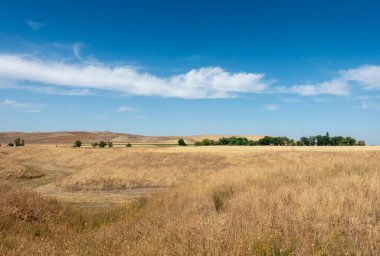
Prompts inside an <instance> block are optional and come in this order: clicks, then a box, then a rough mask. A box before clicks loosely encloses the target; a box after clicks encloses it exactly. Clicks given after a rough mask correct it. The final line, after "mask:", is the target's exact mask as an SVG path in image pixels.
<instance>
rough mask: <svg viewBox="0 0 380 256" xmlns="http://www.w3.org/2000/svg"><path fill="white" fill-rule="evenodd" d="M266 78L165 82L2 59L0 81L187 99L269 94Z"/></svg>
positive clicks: (214, 73) (204, 73)
mask: <svg viewBox="0 0 380 256" xmlns="http://www.w3.org/2000/svg"><path fill="white" fill-rule="evenodd" d="M263 78H264V74H258V73H244V72H242V73H230V72H228V71H225V70H224V69H222V68H221V67H204V68H200V69H193V70H190V71H189V72H187V73H184V74H179V75H174V76H170V77H166V78H165V77H158V76H155V75H152V74H149V73H144V72H141V71H139V70H136V69H134V68H132V67H129V66H107V65H105V64H99V63H98V64H88V63H85V64H73V63H62V62H51V61H46V60H41V59H32V58H27V57H24V56H15V55H0V80H1V79H4V80H14V81H31V82H38V83H44V84H51V85H56V86H71V87H82V88H88V89H101V90H108V91H116V92H123V93H128V94H131V95H144V96H161V97H178V98H185V99H202V98H231V97H235V96H236V95H238V94H240V93H260V92H263V91H265V89H266V88H267V87H268V86H269V84H268V83H267V82H265V81H263Z"/></svg>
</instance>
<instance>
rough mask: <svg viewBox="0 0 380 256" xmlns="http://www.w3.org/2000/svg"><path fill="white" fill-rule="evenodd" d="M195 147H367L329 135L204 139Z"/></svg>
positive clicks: (353, 140) (361, 142)
mask: <svg viewBox="0 0 380 256" xmlns="http://www.w3.org/2000/svg"><path fill="white" fill-rule="evenodd" d="M194 145H195V146H212V145H231V146H234V145H239V146H240V145H241V146H266V145H268V146H269V145H272V146H365V142H364V140H359V141H356V139H354V138H352V137H342V136H336V137H330V135H329V133H326V135H324V136H323V135H317V136H310V137H302V138H301V139H300V140H298V141H295V140H293V139H289V138H288V137H285V136H282V137H271V136H265V137H264V138H261V139H259V140H257V141H253V140H248V139H247V138H245V137H234V136H233V137H229V138H225V137H223V138H220V139H219V140H210V139H204V140H202V141H197V142H196V143H195V144H194Z"/></svg>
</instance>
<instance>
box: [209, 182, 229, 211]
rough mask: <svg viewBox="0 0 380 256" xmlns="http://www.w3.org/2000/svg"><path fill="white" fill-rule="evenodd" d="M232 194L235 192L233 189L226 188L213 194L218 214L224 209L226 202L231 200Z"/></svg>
mask: <svg viewBox="0 0 380 256" xmlns="http://www.w3.org/2000/svg"><path fill="white" fill-rule="evenodd" d="M232 194H233V190H232V188H231V187H226V188H223V189H222V190H217V191H215V192H214V193H213V195H212V200H213V201H214V207H215V210H216V211H217V212H219V211H221V210H222V209H223V208H224V206H225V204H226V200H227V199H228V198H230V197H231V196H232Z"/></svg>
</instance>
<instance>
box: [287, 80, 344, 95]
mask: <svg viewBox="0 0 380 256" xmlns="http://www.w3.org/2000/svg"><path fill="white" fill-rule="evenodd" d="M291 91H292V92H294V93H297V94H300V95H304V96H315V95H320V94H331V95H338V96H346V95H349V94H350V90H349V88H348V85H347V82H346V81H344V80H340V79H337V80H332V81H327V82H323V83H320V84H307V85H294V86H292V87H291Z"/></svg>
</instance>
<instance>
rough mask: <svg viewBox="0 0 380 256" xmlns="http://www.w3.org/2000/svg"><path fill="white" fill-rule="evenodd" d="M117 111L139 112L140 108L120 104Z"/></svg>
mask: <svg viewBox="0 0 380 256" xmlns="http://www.w3.org/2000/svg"><path fill="white" fill-rule="evenodd" d="M116 111H117V112H138V109H135V108H131V107H126V106H119V107H118V108H117V110H116Z"/></svg>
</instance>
